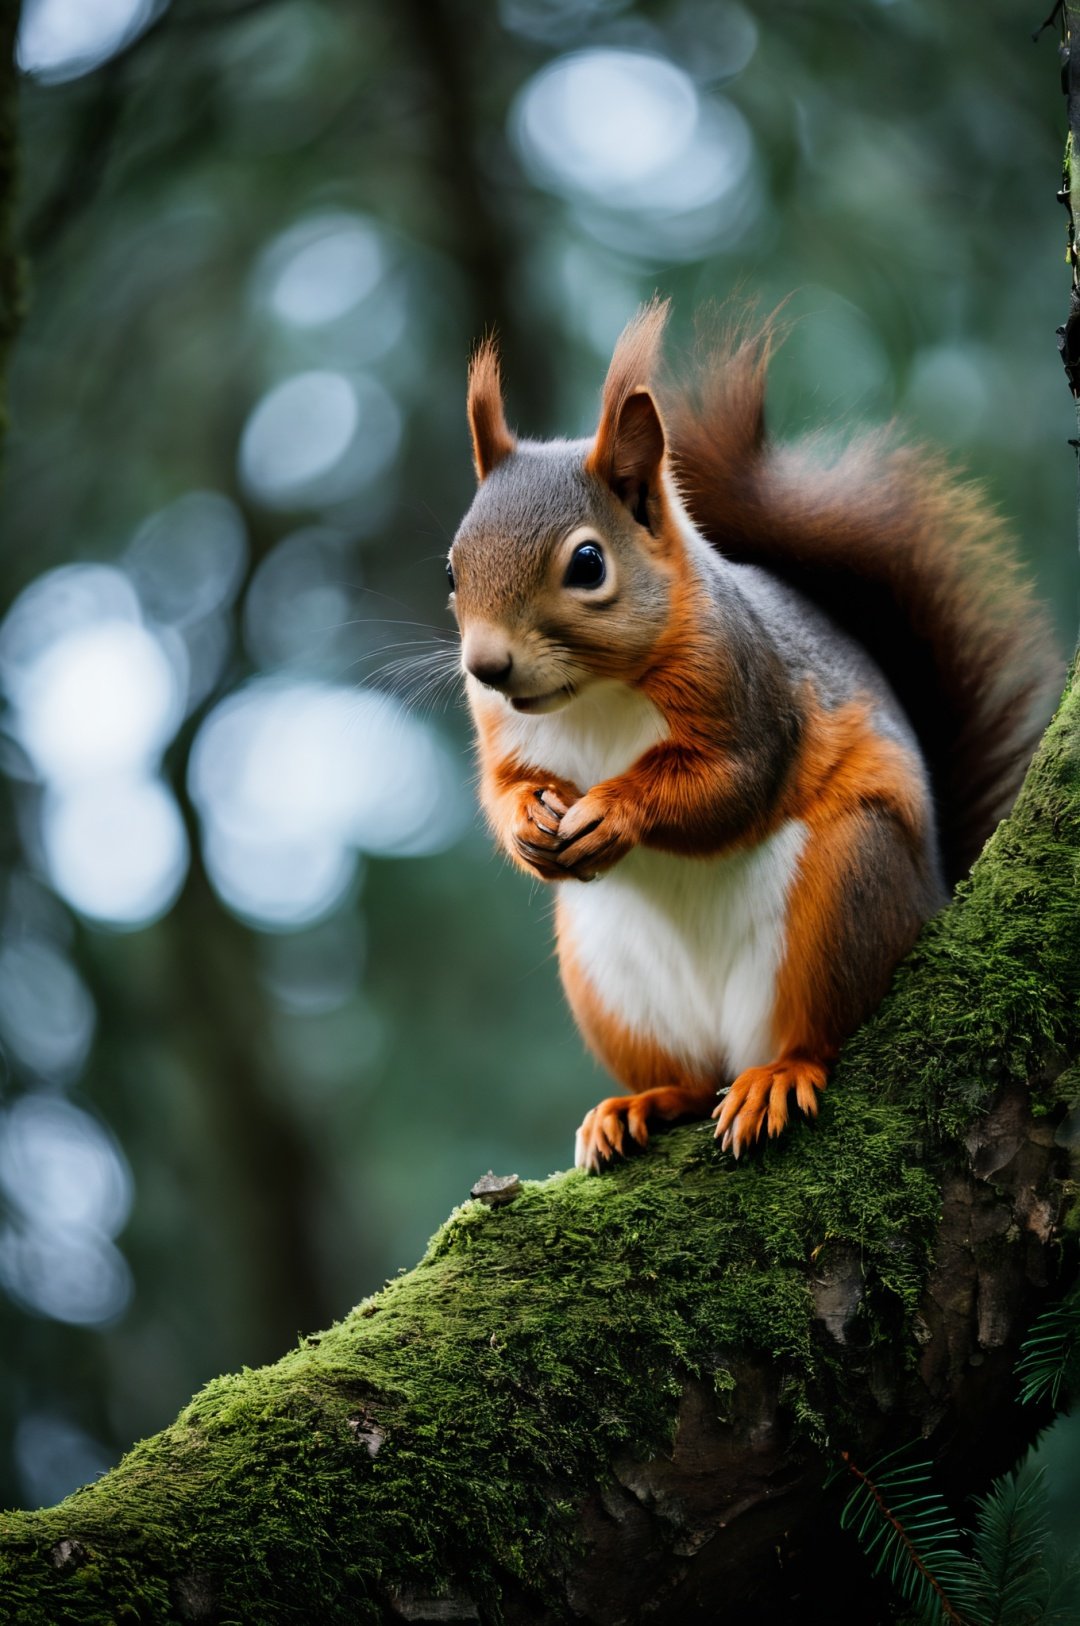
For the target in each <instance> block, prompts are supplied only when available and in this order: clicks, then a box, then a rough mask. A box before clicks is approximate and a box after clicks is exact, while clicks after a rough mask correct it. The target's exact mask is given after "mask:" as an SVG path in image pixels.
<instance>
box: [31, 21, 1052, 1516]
mask: <svg viewBox="0 0 1080 1626" xmlns="http://www.w3.org/2000/svg"><path fill="white" fill-rule="evenodd" d="M1046 4H1047V0H1041V9H1043V10H1044V9H1045V7H1046ZM1040 21H1041V10H1040V7H1038V6H1036V5H1035V0H1032V3H1031V4H1030V5H1024V4H1020V3H1019V0H980V3H979V4H978V6H977V7H976V6H974V5H953V6H942V5H940V4H937V3H936V0H892V3H875V0H847V3H845V0H819V3H817V4H814V5H813V6H808V5H806V4H805V3H804V0H770V3H769V4H768V5H765V4H764V3H760V0H641V3H638V4H633V3H631V0H499V3H498V4H496V3H495V0H491V3H487V4H480V3H479V0H472V3H468V0H398V3H397V4H395V5H377V4H374V3H371V0H173V3H172V4H171V5H169V4H166V3H164V0H93V3H87V0H24V5H23V13H22V24H21V31H20V38H19V48H18V54H19V66H20V69H21V70H22V85H21V110H20V119H21V140H22V180H21V206H20V215H21V230H22V241H23V245H24V248H25V252H26V255H27V286H26V303H27V310H26V318H25V323H24V327H23V331H22V334H21V338H20V340H19V343H18V345H17V348H16V353H15V357H14V365H13V369H12V376H11V397H10V415H11V430H10V435H9V440H8V447H7V452H6V458H5V471H4V479H3V487H2V496H0V508H2V513H0V526H2V531H3V537H4V548H3V552H2V555H0V596H2V608H3V619H2V621H0V688H2V703H3V716H2V729H3V731H2V736H0V752H2V756H0V768H2V772H3V779H2V784H0V791H2V797H0V841H2V853H0V862H2V874H0V1054H2V1063H3V1072H2V1082H0V1366H2V1375H3V1380H4V1381H3V1384H2V1389H0V1494H2V1496H3V1498H4V1499H5V1501H8V1502H14V1503H22V1504H29V1505H37V1504H38V1503H41V1502H51V1501H53V1500H55V1499H57V1498H58V1497H60V1496H62V1495H63V1494H64V1493H65V1492H67V1491H68V1490H70V1489H71V1488H72V1487H73V1486H74V1485H76V1484H78V1483H80V1482H82V1481H83V1480H85V1479H87V1478H89V1477H92V1476H93V1475H94V1474H96V1473H97V1472H98V1471H99V1470H101V1469H102V1468H105V1467H107V1466H108V1465H109V1464H111V1463H112V1462H114V1461H115V1460H116V1459H117V1457H118V1456H119V1454H120V1452H121V1450H122V1449H123V1448H124V1447H125V1446H127V1445H128V1444H130V1443H131V1441H132V1440H133V1439H135V1438H136V1437H138V1436H140V1435H142V1434H144V1433H147V1432H149V1431H152V1430H155V1429H157V1428H159V1427H160V1426H162V1425H163V1424H165V1423H166V1422H167V1421H169V1420H170V1419H171V1417H172V1416H173V1414H174V1413H175V1411H176V1410H177V1408H178V1407H179V1406H180V1405H181V1404H182V1403H183V1402H184V1401H185V1400H186V1399H187V1398H188V1396H189V1395H190V1393H191V1392H192V1391H193V1390H194V1389H195V1388H196V1387H197V1386H198V1385H199V1384H200V1383H202V1382H203V1381H204V1380H205V1379H207V1378H209V1377H211V1376H213V1375H214V1374H216V1373H219V1372H221V1371H224V1370H228V1369H231V1368H235V1367H237V1366H239V1365H241V1364H244V1363H247V1364H255V1363H259V1362H262V1361H264V1360H269V1359H272V1358H274V1357H276V1356H277V1355H279V1354H280V1353H282V1352H283V1350H284V1349H285V1348H286V1347H288V1346H289V1345H290V1344H291V1343H293V1342H294V1341H295V1339H296V1337H297V1335H298V1334H299V1333H301V1332H303V1331H310V1330H311V1329H313V1328H316V1327H318V1326H319V1325H320V1324H325V1323H327V1322H328V1321H330V1320H332V1319H334V1318H336V1317H337V1316H338V1315H340V1314H341V1313H343V1312H344V1311H345V1310H346V1308H348V1306H350V1305H351V1304H352V1303H353V1302H355V1301H356V1300H357V1299H358V1298H359V1297H361V1296H362V1295H363V1294H365V1293H367V1292H369V1291H371V1290H373V1289H374V1288H376V1287H378V1286H379V1285H380V1283H381V1282H382V1280H383V1279H384V1278H385V1277H387V1276H388V1275H390V1274H392V1273H394V1272H395V1271H396V1270H398V1269H399V1268H400V1267H403V1266H406V1265H409V1264H411V1263H412V1262H414V1261H415V1259H416V1258H417V1256H418V1254H419V1253H420V1251H421V1250H422V1248H423V1245H424V1242H425V1240H426V1238H427V1237H428V1235H429V1234H430V1232H431V1231H432V1230H433V1229H434V1227H435V1226H436V1225H437V1224H438V1222H439V1221H440V1220H442V1219H443V1218H444V1217H445V1215H446V1214H447V1212H448V1211H449V1209H450V1208H451V1206H452V1205H453V1204H454V1203H456V1202H458V1201H461V1200H462V1199H463V1198H464V1197H465V1196H466V1195H467V1192H468V1188H469V1186H470V1185H471V1183H472V1182H473V1180H474V1179H475V1178H476V1177H477V1176H478V1175H479V1174H481V1173H483V1172H484V1171H485V1170H486V1169H488V1168H489V1167H490V1168H494V1169H495V1170H496V1172H501V1173H506V1172H509V1171H510V1170H516V1171H517V1172H518V1173H520V1174H522V1175H523V1176H543V1175H545V1174H547V1173H548V1172H550V1171H551V1170H553V1169H555V1168H560V1167H564V1166H565V1165H566V1164H567V1162H568V1160H569V1157H570V1148H571V1139H572V1132H573V1129H574V1127H575V1126H576V1124H577V1122H578V1121H579V1119H580V1117H581V1116H582V1114H583V1112H584V1111H585V1110H586V1109H587V1108H588V1107H589V1106H591V1105H592V1104H593V1102H594V1100H595V1098H596V1096H597V1092H598V1090H600V1089H601V1081H600V1078H599V1077H598V1075H597V1073H596V1071H595V1069H594V1068H593V1066H592V1064H591V1062H590V1061H589V1060H588V1059H587V1057H586V1056H585V1054H584V1052H583V1050H582V1047H581V1045H580V1043H579V1041H578V1039H577V1037H576V1035H575V1033H574V1030H573V1028H572V1025H571V1023H570V1020H569V1018H568V1016H567V1015H566V1013H565V1012H564V1010H563V1008H562V1005H561V1003H560V997H559V993H558V989H557V985H556V978H555V972H554V966H553V963H552V959H551V954H550V943H549V929H548V923H547V912H548V900H547V899H546V898H545V896H544V895H543V892H542V891H541V890H534V889H532V888H530V886H529V885H528V883H527V882H526V881H525V880H523V879H522V878H521V877H518V876H516V875H514V874H511V873H510V872H509V870H508V869H507V868H506V866H505V865H504V864H503V863H502V862H501V861H500V860H498V859H497V858H496V857H495V856H494V855H493V854H492V852H491V851H490V848H489V843H488V841H487V838H486V836H485V834H484V832H483V831H482V829H481V828H480V826H479V823H478V820H477V818H476V816H475V813H474V811H473V800H472V793H471V786H470V778H471V765H470V758H469V746H468V734H467V729H466V727H465V719H464V717H463V714H462V711H461V707H460V704H459V703H458V696H457V694H456V692H454V691H453V689H451V690H450V691H449V692H438V691H437V692H424V691H423V690H421V692H419V693H414V692H413V687H414V686H413V684H412V682H411V674H410V667H409V662H410V661H411V660H412V659H413V658H414V657H418V656H422V655H423V654H424V652H425V651H427V650H429V649H430V648H431V647H432V641H433V640H439V639H443V640H445V639H446V638H448V637H449V635H450V631H451V622H450V619H449V617H448V615H447V612H446V609H445V578H444V567H443V555H444V553H445V551H446V548H447V546H448V544H449V541H450V538H451V536H452V534H453V530H454V527H455V525H456V523H457V520H458V518H459V516H460V514H461V512H462V511H463V509H464V507H465V505H466V504H467V502H468V500H469V496H470V492H471V488H472V475H471V470H470V464H469V453H468V444H467V436H466V429H465V419H464V374H465V362H466V358H467V354H468V351H469V348H470V345H471V343H472V342H473V341H474V339H475V338H476V337H477V336H478V335H479V334H481V333H482V332H483V331H484V330H485V329H486V328H488V327H489V326H492V325H494V326H496V327H497V328H498V330H499V333H500V334H501V337H502V341H503V348H504V353H505V359H506V373H507V378H508V395H509V404H510V416H511V420H512V421H514V422H516V424H517V425H518V427H519V428H520V429H521V430H522V431H524V432H526V433H530V434H534V435H545V434H556V433H566V434H569V433H575V434H576V433H584V432H586V431H587V430H588V429H589V428H590V427H591V425H592V424H593V422H594V418H595V410H596V403H597V396H598V390H599V385H600V382H601V379H602V377H603V372H604V367H605V363H606V359H607V356H608V353H609V350H610V346H611V343H612V341H613V339H614V337H615V335H616V333H617V332H618V330H619V328H620V327H621V325H622V323H623V322H624V321H625V319H626V318H627V317H628V316H629V314H630V313H631V312H632V310H633V309H634V307H635V305H636V304H637V302H638V301H639V300H640V299H642V298H643V297H645V296H647V295H649V294H650V293H652V291H653V290H654V289H656V288H659V289H661V290H662V291H663V292H665V293H670V294H671V295H673V296H674V298H675V301H676V311H677V320H676V338H677V339H679V338H682V339H686V338H687V337H688V336H689V333H690V329H691V325H692V315H693V312H694V311H695V310H696V309H697V308H699V307H700V306H702V305H703V304H704V303H706V302H707V301H717V300H723V299H725V298H727V297H728V296H729V295H730V294H731V293H732V292H733V291H735V290H741V291H742V292H743V294H744V295H745V294H749V295H753V296H755V297H757V298H759V299H760V301H761V302H762V304H763V306H765V307H766V308H767V307H769V306H771V305H772V304H774V303H775V302H777V301H778V300H780V299H781V298H783V297H784V296H786V295H788V294H791V293H792V291H793V290H794V299H793V301H792V305H791V307H790V309H791V311H792V313H793V314H795V315H796V316H797V317H798V321H797V323H796V325H795V327H794V331H793V332H792V335H791V337H790V339H789V340H788V342H787V344H786V346H785V348H784V349H783V351H782V353H781V354H780V355H779V357H778V359H777V362H776V365H775V372H774V380H773V391H772V404H773V421H774V425H775V426H776V427H777V428H778V429H779V430H780V431H781V432H783V433H785V434H798V433H800V432H803V431H805V430H810V429H814V428H816V427H817V426H819V425H820V424H822V423H833V422H836V421H838V420H839V421H842V422H848V423H852V422H865V421H872V422H873V421H881V420H885V419H888V418H891V417H893V416H894V415H896V416H899V417H900V418H901V419H902V420H903V421H904V422H905V423H907V424H910V425H911V427H912V429H913V431H914V432H915V433H917V434H919V435H923V436H926V437H930V438H932V439H934V440H936V441H938V442H941V443H943V444H944V445H945V446H946V447H947V448H948V449H949V450H950V452H951V453H952V454H953V455H954V457H955V459H956V460H957V461H958V462H959V463H961V464H962V465H964V466H966V467H967V468H968V469H969V470H970V471H972V473H974V474H975V475H977V476H979V477H980V478H982V479H984V480H986V481H987V482H988V483H989V485H990V487H991V489H992V491H993V493H994V495H995V497H996V498H997V500H998V501H999V502H1000V504H1001V506H1002V507H1003V508H1004V509H1005V510H1006V511H1007V512H1008V513H1009V514H1010V515H1011V516H1012V517H1013V518H1014V520H1015V522H1016V526H1017V529H1018V532H1019V534H1020V535H1021V537H1022V539H1023V546H1024V549H1025V552H1026V555H1027V557H1028V559H1029V560H1030V563H1031V566H1032V569H1033V570H1034V571H1035V572H1036V573H1037V576H1038V578H1039V580H1040V582H1041V584H1042V588H1043V590H1044V592H1045V594H1046V595H1047V597H1048V598H1049V599H1050V600H1051V601H1052V603H1053V605H1054V606H1055V609H1056V614H1057V619H1058V624H1059V628H1060V636H1061V642H1062V646H1063V647H1067V646H1071V643H1072V641H1073V639H1074V637H1075V629H1076V624H1077V615H1078V580H1080V570H1078V565H1077V557H1076V543H1075V532H1076V493H1075V479H1074V472H1073V459H1072V454H1071V453H1070V451H1069V449H1068V446H1067V444H1066V442H1067V439H1068V437H1069V436H1070V435H1072V434H1074V433H1075V428H1074V418H1073V413H1072V409H1071V406H1070V402H1069V397H1068V392H1067V389H1066V385H1065V380H1064V377H1063V374H1062V370H1061V365H1060V362H1059V360H1058V357H1057V354H1056V351H1055V346H1054V329H1055V327H1056V325H1057V324H1058V323H1059V322H1060V321H1061V320H1063V318H1064V315H1065V313H1066V308H1067V288H1068V275H1067V271H1066V267H1065V265H1064V261H1063V250H1064V227H1065V214H1064V212H1063V211H1062V210H1061V209H1059V208H1058V206H1057V205H1056V204H1055V202H1054V190H1055V185H1056V184H1057V177H1058V175H1059V172H1060V165H1061V153H1062V147H1063V141H1064V131H1065V121H1064V109H1063V106H1062V101H1061V97H1060V95H1059V93H1058V72H1057V63H1056V56H1055V48H1056V40H1055V36H1054V34H1053V33H1047V34H1045V35H1044V36H1043V38H1042V40H1041V42H1040V43H1039V45H1038V46H1037V47H1036V46H1033V45H1032V43H1031V38H1030V33H1031V29H1032V28H1033V27H1034V26H1037V24H1038V23H1039V22H1040ZM1071 1426H1072V1425H1069V1424H1065V1425H1059V1427H1058V1428H1057V1429H1056V1430H1055V1431H1054V1432H1053V1434H1052V1435H1051V1436H1050V1437H1049V1444H1048V1447H1047V1454H1048V1455H1049V1457H1050V1459H1051V1461H1052V1462H1053V1463H1054V1464H1055V1468H1054V1479H1053V1484H1054V1490H1055V1497H1056V1504H1055V1505H1056V1506H1057V1507H1058V1510H1059V1517H1060V1520H1061V1529H1062V1531H1063V1532H1065V1531H1067V1530H1070V1529H1071V1532H1072V1534H1073V1535H1074V1536H1076V1535H1080V1529H1078V1528H1077V1522H1078V1521H1077V1515H1076V1513H1075V1511H1074V1510H1075V1508H1076V1507H1077V1506H1078V1505H1080V1466H1078V1463H1080V1451H1078V1450H1077V1449H1076V1446H1077V1442H1078V1434H1077V1431H1076V1429H1075V1428H1074V1429H1073V1432H1072V1434H1071V1435H1070V1434H1069V1432H1068V1431H1069V1428H1070V1427H1071Z"/></svg>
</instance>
